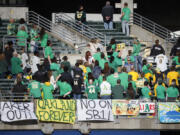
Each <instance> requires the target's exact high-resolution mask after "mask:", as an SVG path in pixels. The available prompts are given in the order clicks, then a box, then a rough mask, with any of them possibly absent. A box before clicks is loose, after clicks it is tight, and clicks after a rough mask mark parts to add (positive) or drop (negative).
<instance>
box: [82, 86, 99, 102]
mask: <svg viewBox="0 0 180 135" xmlns="http://www.w3.org/2000/svg"><path fill="white" fill-rule="evenodd" d="M85 92H86V93H87V95H88V99H98V92H99V87H97V86H96V85H88V86H87V88H86V90H85Z"/></svg>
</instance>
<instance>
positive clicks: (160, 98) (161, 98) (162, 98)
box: [156, 79, 166, 102]
mask: <svg viewBox="0 0 180 135" xmlns="http://www.w3.org/2000/svg"><path fill="white" fill-rule="evenodd" d="M162 84H163V80H161V79H159V80H158V86H157V87H156V93H157V99H158V101H159V102H165V101H166V99H165V93H166V88H165V87H164V86H163V85H162Z"/></svg>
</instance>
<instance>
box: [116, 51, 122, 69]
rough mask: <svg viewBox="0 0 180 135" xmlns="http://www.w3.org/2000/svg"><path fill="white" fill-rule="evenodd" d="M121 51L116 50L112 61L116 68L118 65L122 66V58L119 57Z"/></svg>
mask: <svg viewBox="0 0 180 135" xmlns="http://www.w3.org/2000/svg"><path fill="white" fill-rule="evenodd" d="M121 55H122V54H121V52H118V56H117V57H115V59H114V62H115V63H116V69H117V67H119V66H122V58H121Z"/></svg>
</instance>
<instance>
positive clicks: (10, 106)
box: [1, 102, 37, 122]
mask: <svg viewBox="0 0 180 135" xmlns="http://www.w3.org/2000/svg"><path fill="white" fill-rule="evenodd" d="M36 119H37V118H36V115H35V114H34V103H26V102H1V120H2V121H4V122H13V121H21V120H36Z"/></svg>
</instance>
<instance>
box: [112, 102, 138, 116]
mask: <svg viewBox="0 0 180 135" xmlns="http://www.w3.org/2000/svg"><path fill="white" fill-rule="evenodd" d="M112 110H113V115H138V114H139V103H138V100H130V101H128V100H112Z"/></svg>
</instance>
